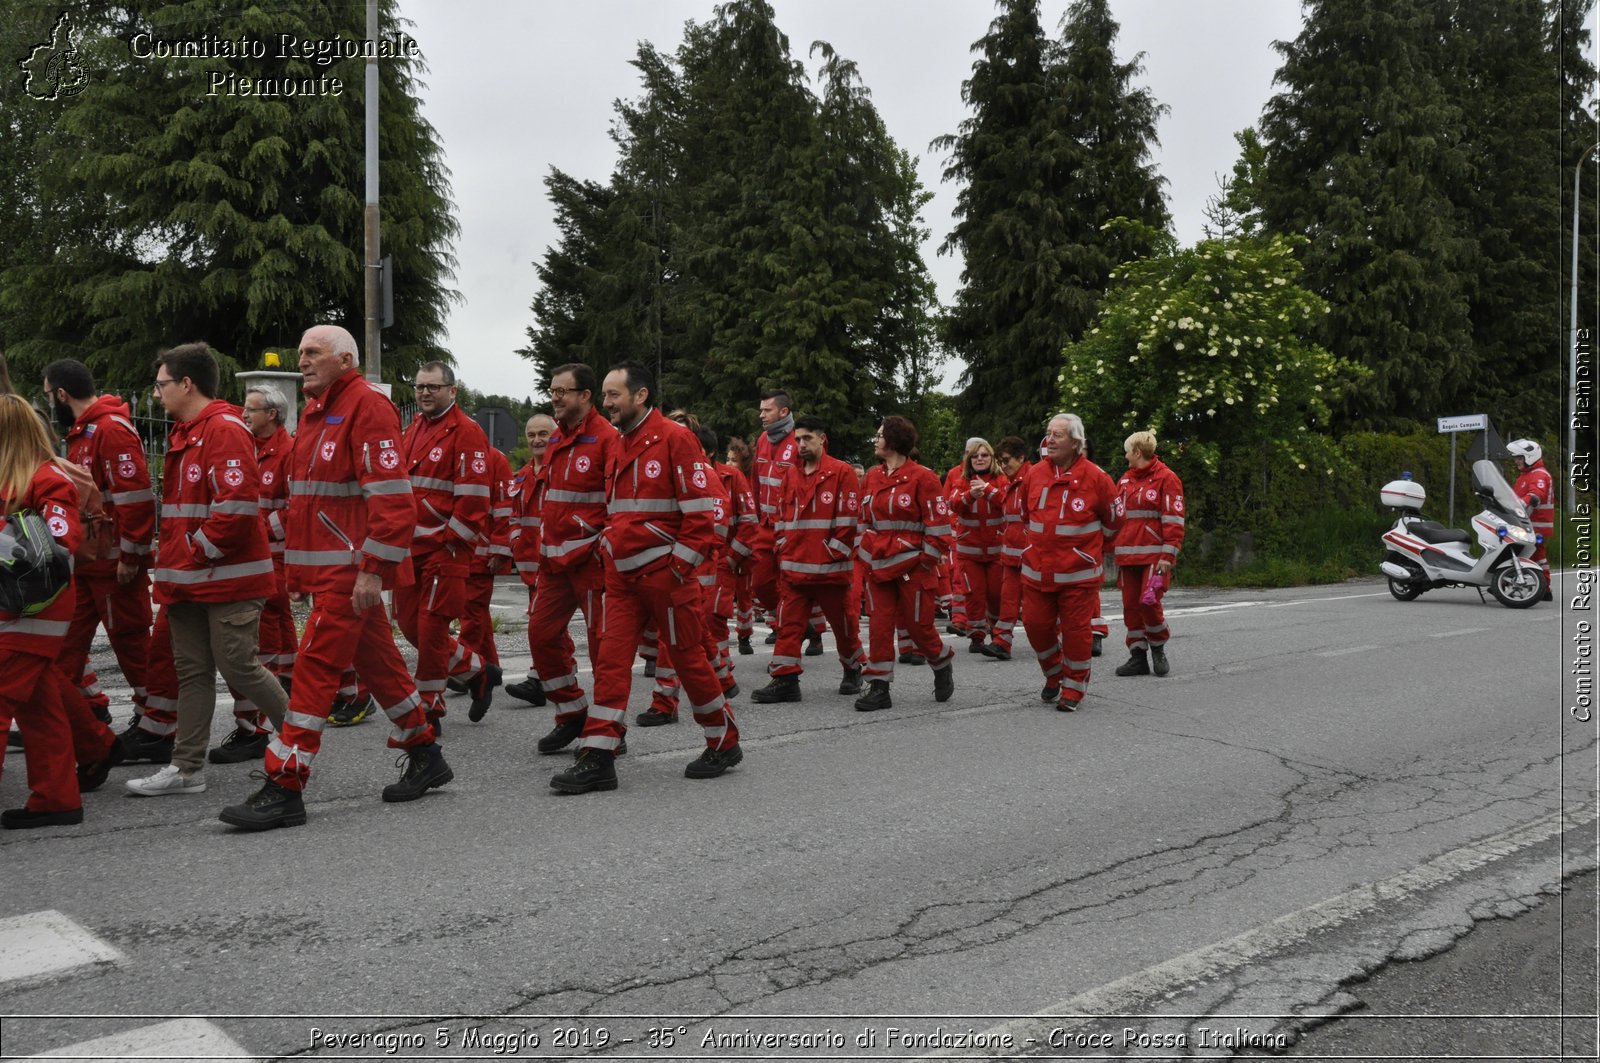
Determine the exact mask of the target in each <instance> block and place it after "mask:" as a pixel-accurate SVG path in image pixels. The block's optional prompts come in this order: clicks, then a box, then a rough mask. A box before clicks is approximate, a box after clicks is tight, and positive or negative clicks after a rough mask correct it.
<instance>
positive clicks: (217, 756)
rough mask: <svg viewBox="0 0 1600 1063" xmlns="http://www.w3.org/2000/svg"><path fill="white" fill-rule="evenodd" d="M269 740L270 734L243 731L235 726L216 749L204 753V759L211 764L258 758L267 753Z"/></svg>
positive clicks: (241, 761)
mask: <svg viewBox="0 0 1600 1063" xmlns="http://www.w3.org/2000/svg"><path fill="white" fill-rule="evenodd" d="M271 741H272V736H271V735H270V734H256V733H255V732H253V731H251V732H245V731H241V730H239V728H237V727H235V728H234V729H233V730H232V731H230V732H228V737H227V738H224V739H223V740H222V741H221V743H219V744H218V745H217V748H216V749H213V750H212V751H211V752H209V753H207V754H206V759H207V760H209V761H210V762H211V763H213V764H243V763H244V762H245V761H247V760H260V759H261V758H263V757H265V756H266V755H267V744H268V743H269V742H271Z"/></svg>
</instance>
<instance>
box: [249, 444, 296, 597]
mask: <svg viewBox="0 0 1600 1063" xmlns="http://www.w3.org/2000/svg"><path fill="white" fill-rule="evenodd" d="M293 457H294V436H292V435H290V434H289V430H288V429H287V428H284V427H283V426H282V425H279V426H278V429H277V431H275V432H273V433H272V434H271V435H270V436H268V437H267V438H265V439H261V438H259V437H258V438H257V439H256V467H257V468H258V469H260V470H261V496H260V506H261V509H260V512H261V523H262V525H263V526H264V527H265V528H266V529H267V545H268V547H270V548H271V550H272V560H273V562H274V563H275V564H276V565H277V566H278V567H279V568H282V567H283V537H284V534H285V531H286V529H285V528H284V525H283V518H284V517H285V516H287V515H288V512H289V461H290V459H291V458H293Z"/></svg>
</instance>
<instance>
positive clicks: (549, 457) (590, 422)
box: [544, 406, 611, 465]
mask: <svg viewBox="0 0 1600 1063" xmlns="http://www.w3.org/2000/svg"><path fill="white" fill-rule="evenodd" d="M597 420H599V421H604V422H605V423H607V424H610V423H611V422H610V420H609V419H608V418H607V417H606V415H605V414H603V413H601V412H600V407H598V406H590V407H589V412H588V413H586V414H584V417H583V420H581V421H579V422H578V427H577V428H576V429H574V430H573V432H572V434H571V435H568V434H567V430H566V429H565V428H564V427H562V425H561V423H560V422H557V423H556V430H555V431H554V432H552V433H551V434H550V446H549V448H548V449H546V450H545V452H544V463H545V464H546V465H549V464H550V462H551V461H553V460H554V459H555V456H556V450H557V448H561V447H569V446H571V445H572V444H573V443H574V442H575V441H576V440H578V439H579V438H581V437H583V436H593V435H595V434H596V431H595V429H596V428H597V425H596V424H595V421H597Z"/></svg>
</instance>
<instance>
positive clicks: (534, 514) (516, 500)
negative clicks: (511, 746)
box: [506, 413, 572, 708]
mask: <svg viewBox="0 0 1600 1063" xmlns="http://www.w3.org/2000/svg"><path fill="white" fill-rule="evenodd" d="M555 431H556V422H555V419H554V418H553V417H550V416H549V415H548V414H543V413H536V414H534V415H533V416H532V417H530V418H528V423H527V424H526V425H525V426H524V427H523V434H524V438H525V439H527V441H528V464H526V465H524V466H523V467H522V468H521V469H520V470H519V471H518V472H517V474H516V475H515V476H513V477H512V478H511V482H510V484H508V485H507V487H506V495H507V500H508V501H509V502H510V504H511V531H510V539H511V562H512V564H513V565H514V566H515V567H516V570H517V576H518V578H520V579H521V580H522V585H523V586H524V587H526V588H527V589H528V613H527V616H528V654H529V656H532V655H533V652H534V640H535V632H534V629H533V599H534V597H535V595H536V594H537V593H538V576H539V522H540V516H539V499H538V495H537V494H536V493H535V491H534V486H535V484H536V482H537V481H538V478H539V473H540V471H542V470H543V469H544V459H545V454H547V453H548V452H549V450H550V437H551V436H553V435H554V434H555ZM561 638H562V639H563V640H564V645H565V648H566V652H567V653H568V654H571V653H572V637H571V636H570V635H568V634H567V633H566V630H565V629H563V630H562V632H561ZM506 693H507V694H510V695H511V696H512V697H514V698H520V699H521V700H523V701H526V702H528V703H530V704H531V705H533V706H534V707H535V708H537V707H539V706H541V705H543V704H545V700H546V699H545V695H544V684H543V683H541V682H540V681H539V670H538V669H537V668H531V669H530V670H529V672H528V678H526V679H524V680H523V681H522V682H520V683H507V684H506Z"/></svg>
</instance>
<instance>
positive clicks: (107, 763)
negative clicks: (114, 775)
mask: <svg viewBox="0 0 1600 1063" xmlns="http://www.w3.org/2000/svg"><path fill="white" fill-rule="evenodd" d="M121 763H122V741H121V740H120V739H119V740H117V741H115V742H112V743H111V751H110V752H109V753H107V754H106V755H105V756H104V757H103V758H101V759H100V760H97V761H95V762H94V763H93V764H80V765H78V792H79V793H80V794H86V793H90V792H92V791H94V790H98V789H100V787H102V786H104V785H105V783H106V779H108V778H110V776H111V769H112V768H114V767H116V766H117V765H118V764H121Z"/></svg>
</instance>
